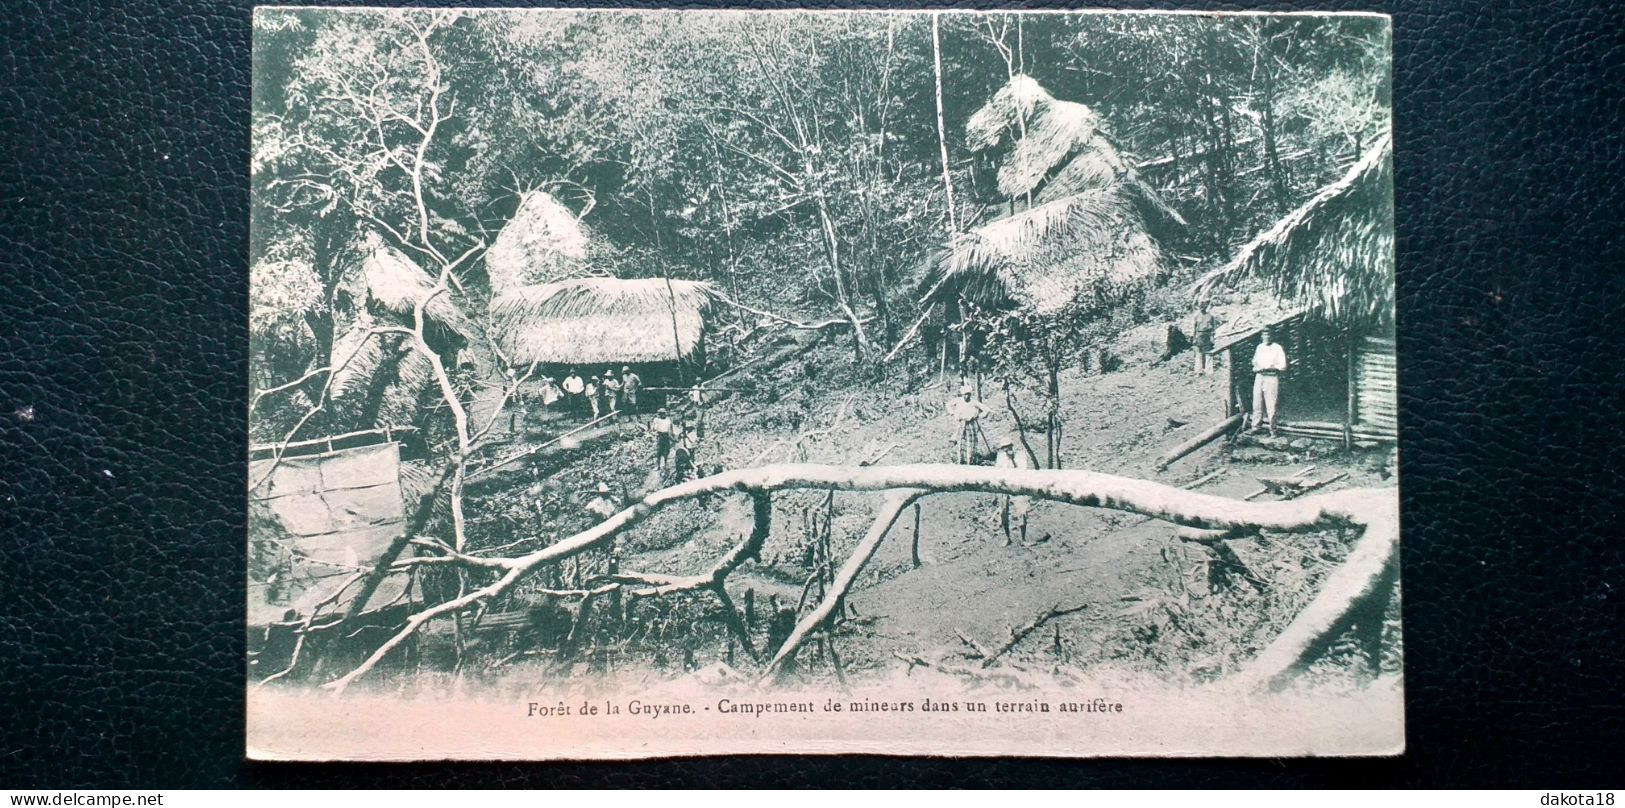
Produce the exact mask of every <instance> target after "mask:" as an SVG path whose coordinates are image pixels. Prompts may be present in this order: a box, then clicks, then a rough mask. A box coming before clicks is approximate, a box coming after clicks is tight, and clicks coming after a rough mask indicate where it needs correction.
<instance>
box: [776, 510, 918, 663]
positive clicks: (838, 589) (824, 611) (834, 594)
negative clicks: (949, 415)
mask: <svg viewBox="0 0 1625 808" xmlns="http://www.w3.org/2000/svg"><path fill="white" fill-rule="evenodd" d="M923 493H925V492H923V491H900V492H898V493H896V494H893V495H891V496H890V497H888V498H887V500H886V504H885V505H882V506H881V508H880V513H879V514H878V515H876V516H875V521H874V524H872V525H870V526H869V532H868V533H865V534H864V536H863V539H862V540H860V541H859V542H858V546H857V547H856V548H854V549H853V550H852V555H850V556H848V557H847V559H846V563H845V564H843V565H841V571H840V572H838V573H836V574H835V581H834V582H833V583H831V584H830V587H829V591H828V592H826V593H825V594H824V599H823V601H821V602H820V603H819V604H818V605H817V606H816V607H814V608H813V610H812V611H811V612H808V613H807V616H806V617H803V618H801V622H799V623H797V624H796V627H795V629H794V630H792V631H791V632H790V636H789V637H787V638H786V639H785V641H784V645H782V646H780V647H779V651H778V653H776V654H774V655H773V660H772V661H771V662H769V663H767V671H766V673H764V674H762V676H763V678H766V677H768V676H779V675H780V674H781V672H782V671H783V670H784V661H785V660H786V659H789V658H792V657H794V656H795V654H796V650H797V649H799V648H800V647H801V644H802V643H803V642H805V641H806V640H807V637H808V635H810V634H812V633H813V632H814V631H816V630H818V629H819V628H822V627H823V626H824V625H825V624H826V623H828V622H829V620H830V618H832V617H834V616H835V614H836V612H837V611H839V609H840V606H841V600H842V599H843V598H845V597H846V593H847V591H848V590H850V589H851V588H852V584H853V583H854V582H855V581H857V579H858V573H860V572H862V571H863V567H864V565H865V564H868V563H869V559H870V558H872V557H874V554H875V550H877V549H879V547H880V542H881V541H882V540H883V539H885V538H886V534H887V533H888V532H889V531H890V530H891V526H892V525H893V524H894V523H896V522H897V517H898V516H900V515H902V513H903V511H904V509H906V508H908V506H910V505H912V504H914V500H916V499H919V498H920V495H921V494H923Z"/></svg>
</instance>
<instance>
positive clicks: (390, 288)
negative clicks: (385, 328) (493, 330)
mask: <svg viewBox="0 0 1625 808" xmlns="http://www.w3.org/2000/svg"><path fill="white" fill-rule="evenodd" d="M366 249H367V255H366V257H365V258H363V259H362V260H361V276H362V278H363V280H364V281H365V283H366V292H367V297H368V299H370V300H371V301H372V302H373V303H374V304H375V305H376V306H378V307H379V308H382V309H384V310H385V311H388V312H390V313H392V314H395V315H399V316H401V317H405V318H407V321H408V322H410V319H411V317H412V312H413V310H414V309H415V308H416V306H417V304H418V302H419V301H421V300H424V299H425V298H429V295H430V293H431V292H433V291H434V287H435V279H434V278H433V277H432V276H430V275H429V273H428V272H427V271H425V270H424V269H423V268H422V267H420V266H418V264H417V262H415V261H413V260H412V259H410V258H407V257H406V255H405V254H403V253H402V252H401V251H400V250H397V249H395V248H394V247H391V246H389V245H388V244H385V243H384V242H383V240H382V239H380V238H378V237H376V236H373V237H371V238H369V239H368V242H367V245H366ZM423 314H424V316H425V317H426V318H428V319H429V320H431V321H433V322H434V323H438V324H439V325H441V326H443V327H445V328H447V329H449V330H451V331H453V332H455V333H456V334H458V335H459V336H461V337H462V338H463V339H464V340H467V341H472V340H473V338H474V336H475V335H476V334H477V333H478V332H477V331H476V330H475V329H474V325H473V322H472V321H471V320H470V319H469V317H468V315H467V314H466V313H465V312H464V311H463V309H462V307H461V306H460V305H458V303H457V301H456V293H455V291H447V292H443V293H441V294H439V295H435V296H434V297H433V298H429V302H428V304H427V305H425V306H424V307H423Z"/></svg>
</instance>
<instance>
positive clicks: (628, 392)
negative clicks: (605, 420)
mask: <svg viewBox="0 0 1625 808" xmlns="http://www.w3.org/2000/svg"><path fill="white" fill-rule="evenodd" d="M642 389H643V379H642V377H640V376H638V374H636V373H633V372H632V367H631V366H630V365H621V399H622V400H623V401H625V402H626V410H627V411H628V412H632V413H636V412H637V411H638V391H639V390H642Z"/></svg>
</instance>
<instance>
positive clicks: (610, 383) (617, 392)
mask: <svg viewBox="0 0 1625 808" xmlns="http://www.w3.org/2000/svg"><path fill="white" fill-rule="evenodd" d="M599 386H600V388H601V389H602V390H603V391H604V411H605V412H620V411H621V382H620V380H619V379H617V378H615V371H613V370H605V371H604V380H603V382H601V383H600V384H599Z"/></svg>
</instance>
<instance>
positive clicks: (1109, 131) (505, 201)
mask: <svg viewBox="0 0 1625 808" xmlns="http://www.w3.org/2000/svg"><path fill="white" fill-rule="evenodd" d="M1387 36H1388V34H1387V28H1386V25H1385V23H1384V22H1383V21H1382V20H1381V19H1379V18H1375V17H1372V18H1363V17H1353V18H1341V19H1337V20H1336V21H1335V23H1333V22H1331V21H1330V20H1329V19H1328V18H1325V17H1309V16H1304V17H1281V16H1220V17H1210V16H1205V15H1188V16H1184V15H1167V16H1157V17H1144V16H1138V15H1123V14H1079V15H1062V14H1009V15H970V14H954V13H941V14H927V13H907V14H860V13H820V14H771V15H757V14H748V13H730V14H712V15H684V14H659V13H581V12H558V13H549V14H545V15H544V14H507V13H490V14H480V15H459V14H457V13H454V12H427V11H363V10H356V11H350V12H345V13H320V14H318V13H315V12H313V11H301V10H264V11H261V12H260V14H258V15H257V17H256V22H255V37H256V41H255V49H254V59H255V64H254V77H255V85H254V99H253V105H254V110H253V111H254V138H255V142H254V158H253V205H254V243H253V245H252V260H253V267H254V275H253V280H254V283H253V323H252V325H253V334H254V351H255V365H254V367H255V374H254V384H255V385H256V388H257V389H259V390H265V389H269V388H272V387H275V386H280V385H284V384H287V383H289V382H292V381H294V380H296V379H298V378H299V377H300V376H301V374H304V373H306V372H307V371H309V370H311V369H312V368H317V367H319V366H321V365H323V364H325V363H326V362H327V361H328V357H329V356H330V354H333V353H334V351H333V345H334V344H335V341H338V340H341V339H342V337H343V332H344V328H345V324H346V320H347V319H349V318H350V317H351V314H350V313H347V312H346V311H345V307H346V306H347V305H353V304H347V302H346V301H347V300H348V299H349V298H350V297H351V295H349V294H347V292H348V291H350V290H351V289H352V287H353V286H354V285H355V283H356V280H355V273H356V272H357V265H358V263H359V262H360V261H361V260H362V258H363V256H365V255H366V254H367V253H368V251H369V250H371V249H374V248H375V247H376V245H377V244H378V243H380V242H382V243H384V244H387V245H389V246H390V247H392V248H394V250H396V251H398V253H397V254H399V255H404V256H406V257H407V258H409V259H410V260H411V261H413V262H415V263H417V264H418V265H419V266H420V267H422V269H423V270H424V271H425V273H426V275H427V276H428V277H429V278H431V279H432V278H435V277H437V276H441V275H445V276H446V277H447V279H448V280H449V282H450V290H449V292H448V294H447V296H446V299H447V300H448V301H452V302H455V303H457V305H459V306H460V307H461V308H462V310H463V311H464V312H466V314H464V313H458V314H457V315H455V316H454V317H453V318H452V319H454V320H458V321H464V320H466V321H468V322H467V323H464V327H459V326H458V324H457V323H451V324H450V329H451V331H454V332H456V331H467V332H469V333H462V334H460V335H453V337H452V344H457V343H458V340H459V339H460V340H461V343H464V344H466V343H472V342H478V341H479V340H480V336H479V334H478V333H477V332H479V331H480V329H481V326H480V323H479V321H480V319H481V318H482V317H483V313H484V311H485V309H486V305H487V303H488V301H489V297H490V295H491V286H492V283H493V280H492V278H491V277H490V272H489V271H488V267H487V263H486V262H485V261H484V260H483V259H484V255H483V253H484V251H485V250H486V249H487V248H488V247H489V246H490V245H491V244H492V242H493V240H494V239H495V236H496V234H497V233H498V231H499V230H500V229H501V228H502V227H503V226H504V225H505V224H506V223H507V222H508V221H509V219H510V218H512V217H513V216H514V214H515V212H516V210H517V209H518V207H519V205H520V202H521V200H522V199H524V198H526V196H527V194H530V193H532V192H535V191H545V192H547V194H549V195H550V198H551V199H553V200H557V201H558V202H559V203H562V205H563V207H564V209H565V210H566V212H567V214H568V215H569V216H571V217H574V218H575V219H576V220H577V221H578V223H579V225H580V227H581V228H582V231H583V232H584V233H586V235H587V239H588V244H587V245H586V248H585V254H586V256H587V257H586V260H585V261H584V262H582V263H581V267H582V268H581V270H580V271H581V272H583V273H586V274H602V275H615V276H619V277H629V278H630V277H670V278H681V279H696V280H704V281H709V282H711V283H712V284H713V285H714V286H715V287H716V288H717V289H719V290H721V291H723V292H724V293H726V294H727V295H728V296H729V297H730V299H732V300H733V301H735V302H737V303H740V304H744V305H747V306H751V307H755V308H759V309H764V310H771V311H772V312H774V313H777V314H780V315H783V316H785V317H789V318H793V319H797V320H821V319H826V318H831V317H833V318H844V319H846V320H847V321H849V323H850V326H851V330H852V332H853V334H852V336H853V339H854V343H855V348H856V351H855V353H854V356H855V357H856V360H857V361H859V362H861V363H863V364H865V365H869V366H873V365H876V364H878V363H880V362H882V361H884V360H885V359H886V358H887V357H889V356H893V355H895V352H893V351H891V350H890V349H891V348H892V347H893V346H894V345H896V344H897V342H898V340H899V339H902V338H904V337H905V335H907V334H908V333H909V328H910V325H911V324H914V323H916V321H917V314H918V313H919V312H920V311H921V305H922V302H921V301H922V293H924V292H925V291H926V290H925V289H923V288H922V285H923V284H924V283H925V281H926V279H927V278H928V277H929V276H930V269H931V267H932V265H933V261H934V257H936V256H939V255H940V254H941V253H942V252H943V251H944V248H945V245H948V244H950V243H951V241H952V239H953V237H954V236H955V235H957V234H960V233H963V232H964V231H967V230H969V229H971V228H973V227H976V226H978V225H982V224H985V223H988V222H992V221H996V220H998V219H1000V218H1001V217H1008V216H1011V215H1012V214H1015V213H1017V212H1018V211H1019V210H1021V209H1022V208H1024V207H1030V206H1032V205H1033V204H1035V203H1037V202H1041V201H1042V200H1035V199H1033V193H1032V191H1031V190H1030V187H1031V184H1030V183H1029V185H1028V186H1027V187H1028V188H1029V190H1028V191H1027V192H1026V194H1025V195H1022V194H1010V193H1008V191H1009V190H1010V188H1011V187H1012V184H1011V182H1009V181H1008V178H1009V177H1008V175H1009V174H1010V172H1012V171H1014V170H1016V169H1017V168H1020V170H1024V171H1033V170H1036V171H1038V172H1039V175H1041V176H1040V177H1038V178H1034V181H1035V182H1036V181H1037V179H1041V178H1044V177H1042V175H1043V173H1044V172H1045V171H1048V172H1051V174H1053V173H1055V172H1057V171H1059V169H1060V167H1062V166H1063V165H1064V164H1065V160H1066V158H1067V156H1068V155H1067V153H1066V152H1067V151H1068V150H1071V149H1073V148H1075V146H1074V145H1073V143H1072V141H1067V140H1056V141H1054V142H1053V143H1048V144H1046V143H1037V144H1036V146H1039V147H1048V148H1051V149H1052V150H1054V149H1058V150H1060V152H1061V153H1054V154H1048V155H1040V158H1041V159H1039V160H1038V162H1037V163H1036V164H1035V165H1036V166H1037V167H1036V168H1033V167H1032V166H1024V167H1018V166H1016V161H1017V160H1019V159H1020V158H1021V155H1020V154H1018V153H1017V152H1018V151H1019V148H1020V146H1021V143H1020V142H1021V141H1022V140H1023V139H1024V138H1025V136H1026V135H1027V134H1028V133H1027V131H1026V129H1025V123H1024V120H1025V118H1024V115H1030V114H1031V112H1030V109H1031V108H1030V107H1028V108H1027V109H1028V110H1029V111H1028V112H1026V113H1021V111H1020V110H1019V109H1018V115H1017V117H1016V119H1015V120H1014V124H1015V126H1013V127H1011V131H1010V132H1009V133H1008V134H1010V135H1011V137H1009V138H1006V139H1005V140H1006V142H1005V143H1002V144H996V146H995V147H993V148H987V146H988V142H987V140H986V138H981V137H972V136H971V134H974V133H972V132H971V131H970V129H971V127H969V124H970V123H971V122H972V121H971V119H972V117H973V115H974V114H976V112H977V110H978V109H980V108H982V107H983V106H984V104H987V103H988V102H989V101H990V100H992V99H994V98H995V97H996V94H997V93H998V92H999V91H1000V89H1001V88H1004V87H1013V86H1020V85H1019V84H1018V82H1017V81H1016V79H1018V77H1023V76H1025V77H1030V78H1031V79H1033V80H1036V82H1037V85H1038V86H1039V87H1040V89H1039V92H1047V93H1048V95H1049V96H1052V97H1053V98H1054V99H1059V100H1060V101H1063V102H1072V103H1074V104H1082V105H1084V106H1085V107H1087V110H1088V111H1092V113H1093V116H1092V118H1090V119H1089V123H1090V125H1091V126H1093V127H1094V128H1095V130H1096V131H1097V132H1098V134H1099V135H1100V136H1101V137H1104V138H1105V139H1106V140H1107V141H1109V142H1110V143H1111V144H1113V145H1114V146H1115V149H1116V152H1117V154H1118V155H1120V157H1121V160H1122V162H1123V163H1124V164H1125V168H1124V169H1123V170H1126V171H1132V172H1134V173H1135V174H1136V175H1137V178H1138V181H1140V182H1143V183H1144V185H1145V186H1147V187H1148V188H1149V189H1152V190H1153V191H1154V193H1155V194H1156V195H1157V196H1158V198H1159V204H1162V205H1163V206H1165V208H1166V209H1167V210H1168V211H1169V212H1170V214H1171V216H1169V217H1162V218H1160V219H1159V218H1148V219H1147V220H1146V222H1145V227H1146V228H1147V229H1148V231H1149V233H1150V235H1151V237H1152V238H1153V239H1154V242H1155V247H1156V249H1157V250H1158V251H1160V259H1161V260H1160V266H1161V268H1162V271H1163V273H1164V274H1165V275H1166V277H1162V278H1159V279H1158V280H1159V282H1160V283H1161V284H1162V285H1164V286H1173V285H1174V284H1175V283H1176V282H1178V281H1180V280H1186V279H1189V278H1190V277H1192V276H1193V275H1194V274H1195V273H1196V272H1197V271H1199V270H1201V269H1204V268H1207V267H1210V266H1212V265H1214V264H1216V263H1219V262H1222V261H1224V260H1225V259H1226V258H1228V257H1229V256H1230V255H1231V254H1232V253H1233V252H1234V250H1235V248H1236V247H1237V245H1239V244H1241V243H1243V242H1245V241H1247V240H1248V239H1249V238H1251V237H1253V236H1254V235H1255V234H1257V233H1258V232H1259V231H1261V230H1263V229H1264V228H1266V227H1268V226H1269V225H1270V224H1271V223H1272V222H1273V221H1275V220H1276V219H1278V218H1279V217H1280V216H1281V215H1282V214H1283V213H1285V212H1286V211H1287V210H1289V209H1290V208H1291V207H1293V206H1295V205H1297V204H1300V203H1301V202H1302V201H1303V200H1304V199H1305V198H1306V197H1308V196H1309V195H1311V194H1313V193H1314V192H1315V190H1316V189H1317V188H1320V187H1321V186H1323V185H1325V184H1326V183H1328V182H1330V181H1332V180H1334V179H1335V178H1337V177H1338V176H1340V175H1341V174H1342V173H1343V172H1344V171H1346V170H1347V168H1348V167H1349V165H1351V164H1352V163H1354V162H1355V161H1356V160H1358V159H1359V157H1360V155H1361V153H1362V150H1363V149H1364V148H1365V147H1367V146H1368V145H1369V144H1370V143H1371V142H1372V141H1373V139H1375V138H1380V137H1382V136H1384V135H1385V133H1386V132H1387V131H1388V127H1389V121H1388V120H1387V110H1388V107H1389V101H1388V93H1389V86H1388V73H1387V66H1386V65H1387V51H1388V42H1387ZM1011 142H1014V143H1015V144H1016V145H1014V146H1012V145H1011ZM1017 185H1019V183H1017ZM1023 196H1025V198H1022V197H1023ZM950 203H951V204H950ZM1173 222H1179V223H1181V224H1183V225H1184V226H1173V224H1172V223H1173ZM1023 232H1024V233H1025V235H1026V236H1027V237H1033V236H1034V235H1035V234H1034V232H1031V231H1023ZM1037 235H1039V236H1041V235H1042V233H1038V234H1037ZM1016 237H1018V238H1019V237H1022V234H1021V233H1017V234H1016ZM439 305H442V306H444V303H443V302H442V303H440V304H439ZM407 308H408V309H410V306H409V305H408V307H407ZM740 311H743V310H742V309H737V310H734V312H735V313H737V312H740ZM1096 314H1098V313H1096ZM730 316H733V315H732V314H730ZM468 323H472V324H471V325H470V324H468ZM1066 334H1067V335H1069V337H1068V338H1069V339H1070V335H1075V331H1072V330H1069V331H1067V332H1066ZM437 345H438V343H437ZM447 360H448V361H447V364H448V366H449V365H452V364H454V363H453V362H451V361H450V356H449V355H448V357H447ZM420 375H422V376H424V377H426V376H427V373H424V372H420ZM320 384H321V379H320V378H316V379H313V380H310V381H309V382H307V383H306V384H305V385H304V386H303V388H301V389H296V390H294V391H293V392H295V393H297V394H299V395H296V396H295V398H296V399H298V398H303V399H304V400H305V402H304V403H305V406H308V405H309V404H310V403H311V402H312V401H314V400H315V399H316V398H318V397H319V396H318V394H317V392H316V390H315V387H317V386H319V385H320ZM287 406H288V413H287V414H289V416H290V418H291V417H292V415H297V413H298V412H299V407H298V406H295V405H294V404H288V405H287ZM266 409H267V412H262V413H259V414H258V416H257V417H258V419H259V420H257V422H256V423H257V424H261V425H262V426H257V427H256V437H257V438H259V439H269V438H271V437H273V436H281V435H282V434H283V433H284V432H285V430H286V428H287V427H288V425H289V424H290V423H292V421H291V420H289V419H287V418H284V419H278V418H275V417H272V414H271V412H272V411H273V407H271V406H267V407H266ZM330 416H331V414H328V413H324V414H322V415H320V416H318V417H317V418H314V419H312V420H310V421H309V424H308V425H307V426H306V431H305V432H304V433H301V434H302V435H304V436H308V435H309V434H312V433H314V432H316V431H318V430H321V429H327V430H328V431H330V432H331V431H333V430H336V429H340V428H342V427H344V426H345V424H343V423H342V422H341V421H338V420H333V419H332V418H331V417H330ZM262 433H263V434H262Z"/></svg>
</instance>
